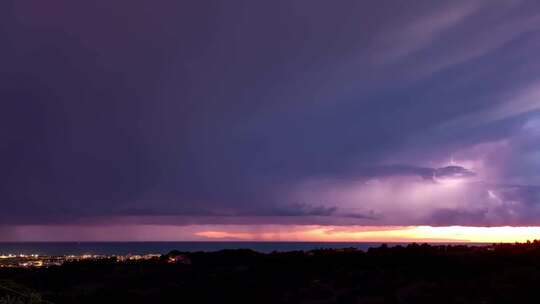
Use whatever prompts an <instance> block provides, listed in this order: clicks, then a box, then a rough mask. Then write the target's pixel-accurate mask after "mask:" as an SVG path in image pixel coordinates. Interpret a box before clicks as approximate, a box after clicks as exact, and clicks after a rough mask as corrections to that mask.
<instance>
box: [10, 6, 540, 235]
mask: <svg viewBox="0 0 540 304" xmlns="http://www.w3.org/2000/svg"><path fill="white" fill-rule="evenodd" d="M538 8H539V7H538V4H537V3H536V2H535V1H516V2H507V1H452V2H439V3H434V2H433V1H415V2H414V3H404V2H399V1H382V2H381V1H362V2H359V1H342V2H339V3H331V2H328V1H269V2H267V1H203V2H201V1H157V2H156V1H143V0H135V1H116V2H110V1H101V0H98V1H90V2H88V1H67V0H66V1H64V0H58V1H46V2H44V1H37V0H23V1H14V0H7V1H3V2H2V3H1V4H0V38H1V40H2V41H3V42H2V45H1V46H0V66H1V67H2V69H1V71H0V100H1V104H2V109H1V111H0V138H1V142H0V204H1V209H2V212H1V214H0V222H1V223H9V224H17V223H20V224H28V223H45V224H46V223H62V222H71V221H85V220H88V219H92V218H107V217H118V216H123V215H125V216H155V217H161V216H167V215H175V216H177V215H183V216H187V217H192V218H191V219H189V222H190V223H197V219H196V218H197V217H201V218H202V217H206V219H205V220H204V221H207V219H208V217H211V218H214V219H216V221H219V220H218V219H217V218H219V217H229V218H230V217H235V216H238V217H241V216H242V215H250V216H254V217H255V219H253V220H247V219H243V221H244V222H246V223H256V222H257V221H264V220H263V219H257V218H262V217H265V216H268V217H274V218H275V219H279V218H280V217H289V218H292V219H287V221H293V222H294V221H296V222H297V223H309V222H310V219H309V218H310V217H313V216H315V217H325V218H328V219H331V218H334V217H335V218H336V220H335V221H334V222H335V223H342V222H344V221H342V219H341V218H343V217H348V218H349V219H348V220H354V219H356V218H358V219H360V220H363V219H365V220H366V221H369V220H370V219H371V218H377V219H383V218H384V219H385V220H384V221H381V222H384V223H385V224H392V223H393V221H394V218H393V217H392V216H386V215H385V214H384V213H383V212H382V211H380V210H379V209H378V208H377V206H376V205H372V204H370V203H369V201H366V200H363V199H355V200H354V202H355V204H356V205H355V206H350V205H347V204H345V203H343V202H341V201H340V200H339V199H337V198H334V197H339V196H340V195H339V193H334V195H328V197H327V200H325V201H320V200H311V199H306V200H303V199H300V200H299V199H297V198H296V197H294V196H291V195H289V194H290V188H291V185H297V184H302V183H303V182H304V181H306V180H308V181H309V180H310V179H312V178H313V177H318V176H332V177H333V178H335V179H336V180H339V181H342V182H344V183H345V184H347V183H349V182H350V181H349V179H352V180H356V179H363V178H365V177H369V176H372V177H374V176H377V177H379V178H381V179H383V180H384V179H393V178H394V177H396V176H409V175H415V176H420V177H421V178H424V180H423V181H422V182H426V181H425V179H430V178H432V177H433V176H436V177H451V178H461V177H464V176H469V175H471V174H472V172H475V173H477V174H479V176H477V178H482V179H495V181H496V182H500V183H502V184H516V185H537V184H538V183H539V182H540V176H539V175H538V172H537V171H536V170H534V169H533V168H535V167H534V166H535V165H539V164H540V159H539V158H538V153H537V151H538V149H540V145H539V143H538V140H534V139H532V138H534V135H540V132H539V131H538V127H537V125H538V124H537V122H536V121H537V120H535V117H538V115H539V114H538V110H539V109H540V105H539V103H538V97H540V89H538V88H540V82H539V81H540V66H539V62H540V61H539V60H538V59H539V58H538V54H540V43H538V41H540V40H539V39H538V37H539V36H538V35H539V34H540V32H538V30H537V29H538V28H539V27H538V26H539V25H540V16H539V14H537V12H538ZM536 138H540V136H537V137H536ZM499 141H506V142H508V143H511V144H512V146H511V147H510V146H505V148H504V149H501V151H502V152H504V153H494V152H489V153H487V154H486V155H484V154H482V155H481V153H480V152H478V151H477V150H474V151H472V150H471V151H472V152H470V151H469V150H467V149H469V148H470V149H472V147H475V146H476V145H481V144H484V143H492V142H499ZM460 151H469V152H467V153H465V152H463V153H464V155H465V154H466V157H462V158H461V160H462V161H468V160H469V159H474V160H476V161H478V159H485V160H491V161H492V162H491V163H489V164H487V167H486V168H482V169H483V170H485V171H486V170H487V171H489V173H490V174H489V176H487V177H486V176H484V175H487V173H486V174H484V173H483V171H482V172H477V170H476V168H470V167H468V166H466V165H461V164H459V165H453V164H448V163H442V162H441V160H442V159H445V160H448V159H450V158H451V156H452V154H454V153H456V154H459V153H461V152H460ZM463 153H462V154H463ZM505 153H506V154H505ZM503 154H504V155H503ZM458 156H459V155H458ZM484 156H485V157H484ZM458 158H459V157H458ZM396 163H398V164H404V165H388V164H396ZM488 167H489V168H488ZM437 168H440V169H437ZM487 171H486V172H487ZM524 191H525V190H524ZM527 191H529V190H527ZM527 191H525V192H527ZM531 191H532V190H531ZM508 195H510V194H508ZM537 200H538V195H536V194H529V195H525V194H523V195H520V196H519V202H520V204H524V205H525V206H530V205H534V204H533V203H534V202H537ZM298 201H302V202H304V201H305V202H306V203H305V204H304V203H301V204H298ZM342 204H344V205H343V206H342ZM363 204H366V205H369V207H365V208H364V207H362V206H363ZM504 206H506V205H504ZM504 206H503V207H502V208H510V207H504ZM435 207H436V206H435ZM435 207H434V209H440V210H447V209H444V208H435ZM454 207H455V206H454ZM411 208H412V207H411ZM456 208H457V207H456ZM463 208H464V207H463V206H459V209H455V208H454V209H452V208H451V209H449V210H450V211H441V212H442V213H441V212H439V214H438V215H435V217H434V219H436V221H437V222H438V223H444V222H445V221H444V220H443V219H448V220H447V221H446V222H447V223H450V224H451V223H459V222H460V219H465V220H464V221H465V222H467V223H468V222H472V220H467V219H471V218H473V215H474V214H476V213H475V212H477V210H476V209H474V208H473V209H474V210H472V211H471V210H466V208H465V210H464V209H463ZM380 209H381V210H383V209H384V210H386V208H380ZM526 210H527V208H526V207H524V209H523V210H521V211H520V212H522V213H521V214H526ZM445 212H446V213H445ZM471 212H472V213H471ZM373 214H375V215H373ZM430 214H431V213H430ZM441 214H442V215H441ZM448 214H451V216H449V215H448ZM456 214H457V215H456ZM461 214H473V215H471V216H466V215H464V216H461ZM428 216H429V215H428ZM304 217H306V218H304ZM501 217H503V218H504V215H502V216H501ZM416 219H417V217H413V218H412V219H408V220H409V221H408V222H409V223H410V222H411V221H414V220H416ZM518 219H519V218H518ZM539 219H540V217H539ZM229 220H230V219H227V221H229ZM201 221H202V220H201ZM276 221H278V222H279V220H276ZM395 222H396V223H398V222H399V221H398V220H395ZM404 222H407V221H404ZM500 222H504V220H501V221H500ZM419 224H420V223H419ZM477 224H482V223H477Z"/></svg>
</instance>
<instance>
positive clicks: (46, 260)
mask: <svg viewBox="0 0 540 304" xmlns="http://www.w3.org/2000/svg"><path fill="white" fill-rule="evenodd" d="M152 260H154V261H165V262H167V263H171V264H174V263H183V264H189V263H190V261H189V259H188V258H187V257H186V256H184V255H181V254H177V255H166V256H165V255H162V254H159V253H150V254H125V255H102V254H82V255H72V254H70V255H54V256H49V255H40V254H13V253H10V254H0V268H34V267H51V266H61V265H63V264H65V263H69V262H80V261H113V262H118V263H127V262H134V261H152Z"/></svg>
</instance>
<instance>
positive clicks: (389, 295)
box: [0, 241, 540, 304]
mask: <svg viewBox="0 0 540 304" xmlns="http://www.w3.org/2000/svg"><path fill="white" fill-rule="evenodd" d="M538 286H540V242H537V241H534V242H528V243H524V244H500V245H492V246H482V247H478V246H463V245H453V246H450V245H441V246H434V245H427V244H424V245H418V244H411V245H408V246H395V247H388V246H385V245H383V246H381V247H378V248H372V249H369V250H368V251H361V250H357V249H354V248H350V249H325V250H312V251H307V252H303V251H295V252H275V253H269V254H263V253H258V252H255V251H252V250H247V249H245V250H222V251H217V252H179V251H173V252H170V253H169V254H166V255H163V256H160V257H156V258H154V259H145V260H129V261H123V262H122V263H119V262H118V261H117V260H115V259H114V258H110V259H99V260H78V261H73V262H68V263H64V264H63V265H61V266H52V267H45V268H2V269H0V303H2V304H4V303H17V304H19V303H21V304H22V303H57V304H59V303H365V304H367V303H371V304H374V303H538V298H539V296H540V294H539V293H538V291H537V290H538Z"/></svg>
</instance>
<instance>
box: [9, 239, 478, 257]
mask: <svg viewBox="0 0 540 304" xmlns="http://www.w3.org/2000/svg"><path fill="white" fill-rule="evenodd" d="M382 244H383V243H365V242H360V243H358V242H356V243H355V242H13V243H0V255H3V254H38V255H49V256H53V255H70V254H73V255H81V254H100V255H126V254H149V253H161V254H165V253H168V252H170V251H172V250H179V251H184V252H196V251H205V252H209V251H219V250H224V249H251V250H254V251H258V252H261V253H270V252H274V251H277V252H283V251H309V250H314V249H340V248H357V249H362V250H367V249H369V248H370V247H379V246H381V245H382ZM386 244H388V246H397V245H407V244H408V243H386ZM438 244H440V243H438ZM451 244H458V243H451ZM467 245H469V246H471V245H482V244H481V243H475V244H471V243H467Z"/></svg>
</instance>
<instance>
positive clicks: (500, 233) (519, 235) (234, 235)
mask: <svg viewBox="0 0 540 304" xmlns="http://www.w3.org/2000/svg"><path fill="white" fill-rule="evenodd" d="M196 235H198V236H201V237H205V238H208V239H237V240H245V241H317V242H473V243H483V242H487V243H499V242H503V243H507V242H525V241H527V240H531V241H532V240H534V239H540V227H512V226H503V227H467V226H448V227H432V226H406V227H403V226H402V227H338V226H305V227H303V229H302V228H299V226H295V227H294V228H293V229H288V230H286V231H272V230H265V229H262V230H259V231H257V232H249V231H247V230H243V229H242V231H237V230H236V229H227V230H206V231H201V232H198V233H196Z"/></svg>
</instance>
